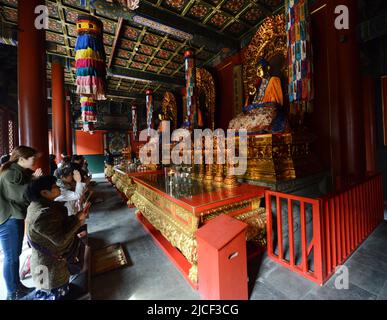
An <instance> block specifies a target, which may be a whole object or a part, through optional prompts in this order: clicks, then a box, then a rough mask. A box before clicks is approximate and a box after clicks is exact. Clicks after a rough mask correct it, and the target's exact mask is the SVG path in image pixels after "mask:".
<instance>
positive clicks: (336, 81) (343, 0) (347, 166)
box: [310, 0, 366, 188]
mask: <svg viewBox="0 0 387 320" xmlns="http://www.w3.org/2000/svg"><path fill="white" fill-rule="evenodd" d="M339 5H345V6H347V7H348V9H349V19H350V26H349V29H348V30H346V29H343V30H338V29H336V27H335V20H336V18H337V17H338V14H336V13H335V9H336V7H337V6H339ZM310 11H311V13H312V23H313V30H312V37H313V39H315V40H317V41H319V42H318V43H317V45H315V46H314V51H315V52H314V56H315V59H314V60H315V61H314V63H315V70H316V74H315V76H316V77H315V80H316V83H315V86H316V99H315V110H316V112H315V115H314V116H313V118H314V122H317V123H321V121H324V124H326V126H325V128H328V129H329V130H327V129H322V130H323V131H322V132H316V133H317V134H321V136H325V137H329V144H330V148H329V149H328V148H327V146H325V145H324V149H326V154H329V155H330V156H329V158H330V162H331V163H330V165H331V168H332V175H333V179H334V182H335V185H336V187H337V188H340V187H341V186H343V185H345V184H346V183H347V182H351V181H354V180H357V179H359V178H362V177H363V176H364V173H365V171H366V156H365V154H366V152H365V139H364V119H363V118H364V117H363V104H362V95H361V93H362V91H363V88H362V87H361V74H360V50H359V45H358V42H357V37H356V25H357V23H358V22H357V7H356V1H352V0H330V1H328V0H317V1H315V2H314V4H313V5H312V6H311V8H310ZM316 38H321V39H316ZM321 40H323V43H324V44H321V45H320V42H321ZM314 43H315V44H316V41H314ZM322 66H323V67H324V68H322ZM323 110H326V112H327V113H328V114H329V117H328V118H325V117H320V115H321V114H322V113H323V112H324V111H323ZM324 119H325V120H324ZM315 127H316V126H315ZM317 127H318V128H319V129H320V128H321V125H320V126H317ZM324 160H325V162H326V163H328V162H329V159H328V157H327V156H326V157H325V158H324Z"/></svg>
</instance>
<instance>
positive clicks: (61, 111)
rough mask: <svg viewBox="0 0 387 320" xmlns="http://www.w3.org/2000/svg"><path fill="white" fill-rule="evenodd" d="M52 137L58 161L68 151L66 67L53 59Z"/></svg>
mask: <svg viewBox="0 0 387 320" xmlns="http://www.w3.org/2000/svg"><path fill="white" fill-rule="evenodd" d="M51 66H52V67H51V78H52V137H53V145H54V154H55V155H56V159H57V161H60V160H61V156H60V155H61V153H62V152H66V111H65V90H64V69H63V66H62V64H61V63H60V62H58V61H55V60H54V61H52V64H51Z"/></svg>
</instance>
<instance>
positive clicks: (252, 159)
mask: <svg viewBox="0 0 387 320" xmlns="http://www.w3.org/2000/svg"><path fill="white" fill-rule="evenodd" d="M247 139H248V140H247V146H248V147H247V171H246V174H245V175H243V176H242V177H239V178H242V179H247V180H255V181H266V182H277V181H286V180H292V179H296V178H300V177H304V176H307V175H309V174H314V173H316V172H318V171H320V170H321V168H320V166H319V164H318V160H317V159H316V158H315V156H314V155H313V154H312V153H311V152H310V145H311V143H312V142H313V139H312V137H310V136H306V135H305V136H304V135H300V134H291V133H286V134H280V135H272V134H265V135H249V136H248V138H247ZM238 144H239V138H238V137H236V142H235V145H236V148H238Z"/></svg>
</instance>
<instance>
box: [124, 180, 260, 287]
mask: <svg viewBox="0 0 387 320" xmlns="http://www.w3.org/2000/svg"><path fill="white" fill-rule="evenodd" d="M131 201H132V203H133V204H134V205H135V206H136V207H137V209H138V210H139V212H141V214H143V216H144V217H145V218H146V219H147V220H148V221H149V222H150V223H151V224H152V225H153V226H154V227H155V228H156V229H157V230H159V231H160V232H161V234H162V235H163V236H164V237H165V238H166V239H167V240H168V241H169V242H170V243H171V244H172V245H173V246H174V247H176V248H178V249H179V250H180V251H181V253H182V254H183V255H184V256H185V258H186V259H187V260H188V261H189V262H190V263H191V264H192V267H191V269H190V272H189V278H190V280H191V281H192V282H194V283H197V281H198V279H197V277H198V275H197V242H196V236H195V232H196V231H197V230H198V229H199V228H200V226H201V225H203V224H204V223H205V222H207V221H209V220H211V219H213V218H215V217H216V216H218V215H220V214H222V213H224V214H229V215H233V212H237V211H243V213H240V214H237V215H235V216H234V218H236V219H238V220H241V221H244V222H246V223H247V225H248V228H247V240H252V241H256V239H261V238H262V235H263V234H265V230H264V229H265V225H266V215H265V208H262V207H261V206H260V205H261V199H260V198H258V197H257V198H252V199H249V200H244V201H237V202H235V203H231V204H229V205H225V206H221V207H218V208H215V209H212V210H208V211H205V212H203V214H201V215H200V217H198V216H196V215H195V214H194V213H193V212H191V211H189V210H186V209H185V208H183V207H181V206H179V205H177V204H176V203H175V202H173V201H171V200H169V199H167V198H165V197H163V196H162V195H160V194H159V193H157V192H155V191H153V190H151V189H149V188H148V187H146V186H144V185H142V184H138V185H137V189H136V190H135V192H134V195H133V196H132V198H131ZM260 243H261V244H263V242H260Z"/></svg>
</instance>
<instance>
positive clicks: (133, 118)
mask: <svg viewBox="0 0 387 320" xmlns="http://www.w3.org/2000/svg"><path fill="white" fill-rule="evenodd" d="M132 125H133V137H136V135H137V106H135V105H133V106H132Z"/></svg>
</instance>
